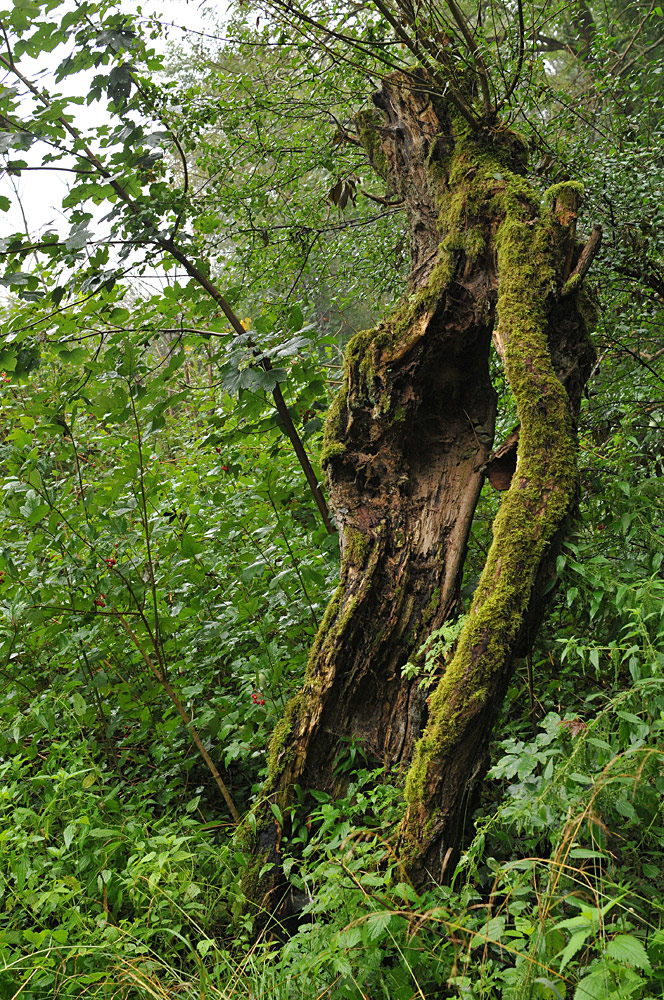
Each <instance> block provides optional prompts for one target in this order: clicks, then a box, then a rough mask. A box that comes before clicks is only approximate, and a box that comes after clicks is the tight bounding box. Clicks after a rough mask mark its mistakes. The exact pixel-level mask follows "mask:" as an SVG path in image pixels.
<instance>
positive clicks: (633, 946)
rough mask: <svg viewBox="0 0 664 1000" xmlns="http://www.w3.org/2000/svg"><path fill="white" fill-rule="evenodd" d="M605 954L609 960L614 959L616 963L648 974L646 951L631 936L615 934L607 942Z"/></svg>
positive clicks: (636, 939)
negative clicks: (630, 966) (609, 957)
mask: <svg viewBox="0 0 664 1000" xmlns="http://www.w3.org/2000/svg"><path fill="white" fill-rule="evenodd" d="M606 953H607V955H610V956H611V958H615V959H616V961H617V962H621V963H623V964H624V965H632V966H634V968H635V969H643V970H644V971H645V972H650V969H651V966H650V959H649V958H648V955H647V952H646V949H645V948H644V947H643V944H642V943H641V942H640V941H639V939H638V938H635V937H634V935H633V934H616V936H615V937H614V938H611V940H610V941H609V942H608V944H607V946H606Z"/></svg>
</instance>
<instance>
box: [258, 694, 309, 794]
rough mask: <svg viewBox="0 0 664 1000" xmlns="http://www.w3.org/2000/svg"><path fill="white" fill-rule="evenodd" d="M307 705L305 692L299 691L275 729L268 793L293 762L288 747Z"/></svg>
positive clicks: (268, 756)
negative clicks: (295, 721) (296, 723)
mask: <svg viewBox="0 0 664 1000" xmlns="http://www.w3.org/2000/svg"><path fill="white" fill-rule="evenodd" d="M305 704H306V702H305V691H304V690H301V691H298V693H297V694H296V695H294V697H292V698H291V699H290V701H289V702H287V704H286V707H285V709H284V714H283V715H282V717H281V718H280V719H279V722H278V723H277V724H276V726H275V727H274V730H273V732H272V737H271V739H270V746H269V748H268V752H267V788H266V790H267V791H270V790H272V788H274V786H275V782H276V779H277V777H278V776H279V774H280V773H281V771H282V770H283V769H284V767H285V766H286V764H288V763H289V762H290V760H292V750H290V751H288V750H287V749H286V746H287V743H288V739H289V737H290V735H291V730H292V728H293V720H294V719H296V718H297V717H298V716H299V714H300V710H301V709H302V708H303V707H304V706H305Z"/></svg>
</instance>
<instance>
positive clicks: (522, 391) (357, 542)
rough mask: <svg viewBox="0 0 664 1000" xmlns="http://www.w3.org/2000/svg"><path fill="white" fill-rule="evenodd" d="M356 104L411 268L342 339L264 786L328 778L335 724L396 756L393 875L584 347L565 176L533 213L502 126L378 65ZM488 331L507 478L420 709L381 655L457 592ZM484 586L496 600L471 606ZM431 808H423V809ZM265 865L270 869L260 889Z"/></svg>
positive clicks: (525, 578)
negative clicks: (311, 604)
mask: <svg viewBox="0 0 664 1000" xmlns="http://www.w3.org/2000/svg"><path fill="white" fill-rule="evenodd" d="M374 102H375V104H376V108H377V109H378V111H377V112H376V113H375V114H365V115H363V116H362V117H361V118H360V119H359V122H358V124H359V127H360V134H361V136H362V139H363V143H364V145H365V148H366V149H367V152H368V155H369V158H370V160H371V162H372V163H373V165H374V167H375V168H376V170H378V172H379V173H380V174H381V175H382V176H383V177H384V178H385V180H386V182H387V183H388V187H389V189H390V190H391V192H392V193H393V195H395V196H398V197H400V198H402V199H403V201H404V203H405V207H406V210H407V218H408V225H409V229H410V238H411V264H412V268H411V278H410V282H409V287H408V291H407V294H406V295H405V296H404V298H403V300H402V302H401V303H400V305H399V306H398V308H397V309H396V310H395V311H394V313H393V314H392V315H390V316H389V317H388V318H387V319H386V320H384V321H383V322H382V323H381V324H380V325H379V326H378V327H377V328H376V329H374V330H369V331H366V332H363V333H360V334H357V335H356V336H355V337H354V338H353V339H352V340H351V342H350V344H349V345H348V349H347V351H346V358H345V371H344V384H343V388H342V389H341V391H340V393H339V395H338V396H337V398H336V400H335V402H334V404H333V406H332V410H331V413H330V415H329V417H328V421H327V426H326V434H325V444H324V455H323V460H324V464H325V466H326V468H327V473H328V483H329V490H330V506H331V509H332V510H333V512H334V515H335V517H336V520H337V524H338V527H339V531H340V538H341V575H340V582H339V587H338V589H337V591H336V593H335V595H334V597H333V599H332V601H331V603H330V606H329V608H328V610H327V613H326V615H325V618H324V620H323V622H322V624H321V628H320V630H319V633H318V636H317V638H316V640H315V643H314V647H313V649H312V651H311V655H310V659H309V663H308V667H307V673H306V677H305V683H304V686H303V688H302V690H301V692H300V693H299V694H298V695H297V696H296V697H295V698H294V699H293V700H292V701H291V702H290V703H289V705H288V706H287V708H286V712H285V714H284V718H283V719H282V720H281V722H280V723H279V724H278V726H277V728H276V730H275V733H274V736H273V739H272V743H271V747H270V775H269V780H268V788H267V791H268V792H269V795H270V797H271V799H272V801H276V802H278V803H279V805H280V806H281V807H282V808H283V807H284V806H286V805H288V804H289V803H290V802H291V800H292V790H293V787H294V785H295V784H298V785H299V786H300V787H301V788H316V789H324V790H326V791H331V792H333V793H334V792H335V791H336V790H337V788H338V781H339V779H338V777H337V776H336V774H335V761H336V760H337V758H338V755H339V752H340V751H343V749H344V748H345V747H346V746H347V742H348V740H349V739H352V738H354V739H357V740H359V741H361V743H362V745H363V748H364V752H365V753H366V754H367V755H368V756H369V758H370V759H373V760H375V761H377V762H379V763H381V764H385V765H388V766H390V765H394V764H400V765H402V767H403V768H404V770H405V769H406V768H407V767H408V766H409V765H411V762H412V766H411V769H410V773H409V778H408V814H407V817H406V821H405V824H404V828H403V836H404V843H405V844H406V845H407V849H408V852H409V857H410V858H411V860H412V862H413V870H414V871H417V872H422V873H423V872H425V871H426V870H427V869H430V870H431V871H432V872H433V873H434V874H436V873H437V874H440V870H441V867H442V861H441V858H443V857H445V856H446V855H447V853H448V847H450V846H454V845H455V844H456V842H458V832H459V823H458V819H459V807H460V803H461V801H462V797H463V793H464V790H465V789H466V788H467V785H468V782H469V780H470V778H471V777H472V775H473V773H474V772H475V771H476V769H477V767H478V764H479V761H480V759H481V753H482V749H483V747H484V746H485V743H486V737H487V734H488V731H489V724H490V716H491V711H490V709H491V708H492V707H494V706H495V704H496V703H497V700H499V699H500V697H501V696H502V693H503V691H504V688H505V686H506V683H507V678H508V676H509V663H510V662H511V659H512V655H513V653H514V649H515V646H516V643H517V641H518V638H519V635H520V634H522V633H523V629H524V627H525V625H526V623H527V622H528V620H529V608H530V607H531V595H532V590H533V583H534V581H535V580H536V578H537V575H538V572H539V571H540V566H541V564H542V561H543V559H544V557H545V555H546V551H547V548H548V546H549V544H550V542H551V540H552V539H553V537H554V535H555V534H556V532H557V531H558V530H559V528H560V525H561V524H562V522H563V521H564V519H565V517H566V516H567V514H568V513H569V511H570V509H571V508H572V506H573V504H574V498H575V496H576V460H575V446H574V411H575V410H576V409H578V403H579V399H580V389H581V387H582V385H583V383H584V381H585V378H586V377H587V374H588V366H589V359H590V357H591V353H590V352H589V349H588V344H587V339H586V336H585V326H584V324H583V321H582V319H581V317H580V315H579V311H578V308H577V302H576V298H577V295H578V288H577V287H576V286H577V284H578V282H577V281H576V280H575V279H574V278H572V279H570V273H571V271H572V268H573V266H574V264H575V262H576V259H577V258H578V248H577V244H576V239H575V234H574V219H575V208H574V204H575V199H576V194H575V191H574V190H573V189H572V190H571V192H570V190H568V188H567V187H565V188H564V189H562V188H561V191H560V198H559V202H558V203H557V207H556V209H555V211H552V212H547V213H546V215H545V217H544V218H543V219H541V220H540V217H539V199H538V198H537V195H536V194H535V192H534V191H533V190H532V189H531V187H530V186H529V185H528V184H527V183H526V181H525V180H524V178H523V173H524V172H525V168H526V150H525V147H524V144H523V143H522V141H521V140H520V139H519V138H518V137H517V136H515V135H514V134H513V133H510V132H508V131H506V130H500V129H492V130H487V131H486V132H483V133H480V132H477V131H472V130H471V129H470V128H469V127H468V125H467V124H466V123H465V122H464V121H463V120H462V119H461V118H460V117H458V116H456V115H455V113H454V109H453V108H452V107H451V106H449V105H448V104H447V103H446V102H445V101H444V100H443V99H442V98H440V97H439V96H437V95H436V93H435V92H434V90H433V89H432V88H431V87H430V86H429V84H428V81H427V79H426V77H424V76H422V75H420V76H418V77H406V76H405V75H402V74H394V75H393V76H391V77H389V78H388V79H387V80H386V81H385V82H384V84H383V86H382V88H381V90H380V91H379V92H378V93H377V94H376V95H375V97H374ZM564 198H567V201H566V202H565V205H566V209H565V211H563V209H562V208H561V206H562V204H563V201H561V200H560V199H563V200H564ZM570 199H571V200H570ZM556 213H557V214H556ZM563 286H565V288H566V291H567V292H569V294H567V295H566V297H564V298H563V297H561V294H560V291H561V289H562V288H563ZM497 315H498V323H499V325H498V327H497V326H496V319H497ZM554 317H557V323H556V325H555V327H554V326H553V325H552V324H551V320H552V319H553V318H554ZM492 336H493V338H494V340H495V341H496V344H497V347H498V349H499V353H500V354H501V357H504V361H505V370H506V373H507V377H508V379H509V380H510V384H511V385H512V388H513V390H514V393H515V396H516V398H517V403H518V406H519V415H520V419H521V422H522V430H521V438H520V444H519V449H520V451H519V460H518V467H517V475H516V477H515V479H514V480H513V482H512V487H511V488H510V490H509V491H508V492H507V494H506V498H505V501H504V502H503V505H502V508H501V515H500V516H499V520H498V522H497V525H496V533H495V540H494V545H493V548H492V550H491V554H490V556H489V561H488V563H487V568H486V570H485V572H484V575H483V577H482V580H481V583H480V586H479V589H478V596H477V597H476V599H475V602H474V604H473V612H472V615H471V623H473V627H472V629H471V628H470V627H468V628H467V629H466V630H465V632H464V637H462V640H461V642H460V645H459V653H458V654H457V655H456V657H455V659H454V661H453V663H452V665H451V666H450V668H449V669H448V671H447V673H446V675H445V677H444V678H443V681H442V682H441V687H439V689H438V690H437V691H436V693H435V695H434V697H433V699H432V706H431V713H430V718H429V719H428V724H427V717H428V716H429V707H428V705H427V701H426V699H425V697H424V695H423V694H422V693H421V692H420V691H419V684H418V681H417V680H415V681H413V680H407V679H406V678H404V677H403V676H402V667H403V666H404V664H405V663H406V662H407V661H408V659H409V658H411V657H412V656H413V654H414V653H415V652H416V651H417V650H418V648H419V647H420V646H421V644H422V643H423V641H424V640H425V639H426V637H427V636H428V635H429V634H430V633H431V631H432V630H433V629H436V628H438V627H439V626H440V625H441V624H442V623H443V622H444V621H445V620H446V619H448V618H449V617H450V616H451V615H453V614H454V613H455V612H456V610H457V608H458V598H459V588H460V581H461V573H462V570H463V561H464V556H465V550H466V543H467V538H468V533H469V530H470V525H471V522H472V517H473V513H474V510H475V506H476V504H477V500H478V496H479V491H480V488H481V485H482V481H483V475H484V469H485V466H486V463H487V460H488V458H489V454H490V449H491V446H492V443H493V435H494V420H495V405H496V404H495V399H496V396H495V392H494V390H493V388H492V385H491V381H490V377H489V352H490V349H491V340H492ZM548 338H550V341H549V339H548ZM552 355H555V361H553V362H552ZM554 364H555V368H556V371H557V374H556V373H555V372H554V368H553V367H552V365H554ZM561 379H562V380H563V381H566V383H567V384H568V387H569V389H570V395H571V397H572V398H573V402H572V404H570V396H569V395H568V394H567V393H566V391H565V388H563V384H562V382H561ZM531 410H532V411H533V412H532V413H531ZM540 411H542V413H540ZM519 484H522V485H519ZM515 495H516V496H517V499H516V500H515ZM524 524H525V527H524ZM517 580H518V584H517ZM513 591H514V592H516V591H518V596H517V595H516V593H513ZM495 594H500V595H501V597H500V599H498V598H495V597H494V599H493V603H492V596H493V595H495ZM506 615H508V617H507V619H506V618H505V616H506ZM468 636H471V638H468ZM467 650H469V651H470V652H467ZM468 656H470V660H468ZM460 657H463V659H462V658H460ZM466 663H470V665H471V666H472V670H471V672H470V675H469V676H467V674H466V669H465V665H466ZM467 704H468V705H470V706H472V707H471V708H468V709H467V710H466V708H465V706H466V705H467ZM475 706H476V709H475ZM425 726H426V730H425V735H424V737H423V738H422V739H420V736H421V734H422V731H423V728H424V727H425ZM441 732H444V735H443V736H441ZM418 739H419V742H418ZM467 743H468V744H474V743H476V744H477V746H470V745H466V744H467ZM413 754H415V757H414V761H413ZM452 786H454V787H453V788H452ZM448 803H449V808H448ZM448 813H449V821H448V820H446V821H445V823H443V824H442V825H441V824H440V823H439V819H438V817H439V814H445V816H447V815H448ZM268 815H269V814H268V811H267V809H266V811H265V817H263V821H262V823H260V824H259V836H258V842H257V845H256V847H257V859H258V860H259V861H260V862H261V863H262V862H264V861H265V860H268V859H269V860H272V861H278V846H279V836H280V831H279V828H278V826H276V825H275V824H274V823H273V822H271V821H268V820H267V818H266V817H267V816H268ZM420 855H421V856H420ZM276 883H277V878H276V875H275V874H272V875H271V876H268V878H267V880H266V882H265V884H264V888H265V889H268V890H270V889H274V888H275V886H276Z"/></svg>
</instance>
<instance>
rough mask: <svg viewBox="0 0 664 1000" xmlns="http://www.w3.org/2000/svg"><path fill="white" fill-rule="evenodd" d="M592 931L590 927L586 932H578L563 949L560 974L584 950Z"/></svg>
mask: <svg viewBox="0 0 664 1000" xmlns="http://www.w3.org/2000/svg"><path fill="white" fill-rule="evenodd" d="M591 931H592V927H591V926H588V927H586V928H585V929H584V930H582V931H577V932H576V934H572V936H571V938H570V939H569V941H568V942H567V944H566V945H565V948H564V949H563V953H562V955H561V958H560V967H559V972H562V971H563V969H564V968H565V966H566V965H567V963H568V962H570V961H571V960H572V959H573V958H574V956H575V955H576V954H577V952H579V951H580V950H581V949H582V948H583V946H584V944H585V943H586V940H587V938H588V937H589V935H590V933H591Z"/></svg>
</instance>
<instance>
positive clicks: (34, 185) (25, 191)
mask: <svg viewBox="0 0 664 1000" xmlns="http://www.w3.org/2000/svg"><path fill="white" fill-rule="evenodd" d="M119 6H120V8H124V9H126V10H127V11H130V10H132V9H133V10H134V11H135V9H136V7H135V5H132V4H131V3H129V2H128V0H123V2H122V3H120V4H119ZM141 6H142V10H143V13H144V14H146V15H152V14H154V15H155V16H157V17H158V18H159V19H160V20H161V21H162V23H163V24H164V25H172V27H169V28H168V31H167V40H168V41H172V42H175V43H180V42H185V43H186V40H187V37H191V38H195V37H196V35H194V34H192V33H193V32H205V31H206V30H207V31H209V30H210V25H211V24H213V23H214V22H215V21H218V20H219V19H220V18H221V16H223V12H224V10H225V7H226V4H225V3H224V2H215V0H144V2H143V3H142V5H141ZM54 13H55V15H56V16H57V17H58V18H61V17H62V16H63V8H62V7H59V8H57V9H56V11H55V12H54ZM155 44H158V43H155ZM164 47H165V43H164ZM62 58H63V50H59V51H56V52H55V53H53V54H51V56H50V59H51V61H52V65H51V66H50V67H49V66H48V63H47V62H46V61H45V60H43V59H40V62H39V66H38V67H35V68H38V69H39V70H40V71H41V73H42V74H43V73H44V71H46V73H48V71H49V70H51V71H52V70H54V69H55V67H56V66H57V65H58V63H59V62H60V61H61V59H62ZM26 65H27V63H26ZM92 75H93V74H92V73H91V74H90V76H92ZM41 83H42V85H45V86H47V87H48V85H49V84H48V80H47V79H45V78H44V76H41ZM67 84H68V81H63V82H62V83H61V84H59V85H57V89H58V90H59V91H60V92H69V93H71V91H66V90H65V87H66V85H67ZM79 111H80V115H79ZM102 116H103V108H102V106H101V105H100V104H99V103H94V104H92V105H91V106H89V107H86V106H82V107H81V108H80V109H78V110H77V122H76V124H77V125H78V126H79V127H83V128H85V127H88V126H93V125H98V124H99V123H100V120H101V118H102ZM40 155H41V153H40V151H39V150H38V148H37V147H36V146H35V147H33V149H32V150H31V151H30V153H28V154H22V153H17V156H20V157H21V158H23V159H26V160H28V162H30V163H32V164H36V163H37V162H39V156H40ZM67 178H68V175H67V174H60V173H58V172H56V171H53V170H49V171H36V170H27V171H24V172H23V174H22V175H21V176H20V177H7V176H6V175H5V174H2V176H0V194H2V195H5V196H6V197H8V198H9V199H10V200H11V202H12V207H11V209H10V210H9V211H8V212H3V213H0V238H2V237H3V236H7V235H9V234H11V233H15V232H17V231H24V230H25V222H24V220H23V215H22V213H21V209H20V207H19V205H18V202H17V199H16V190H15V188H14V186H15V187H16V189H17V191H18V194H19V195H20V199H21V203H22V206H23V212H24V213H25V218H26V220H27V225H28V230H29V232H30V235H31V237H33V238H34V237H36V236H38V235H39V233H40V232H42V231H43V230H44V229H57V230H60V231H61V232H68V231H69V227H68V226H67V225H65V223H64V220H63V219H62V215H61V210H60V204H61V201H62V198H63V197H64V195H65V193H66V185H67Z"/></svg>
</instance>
